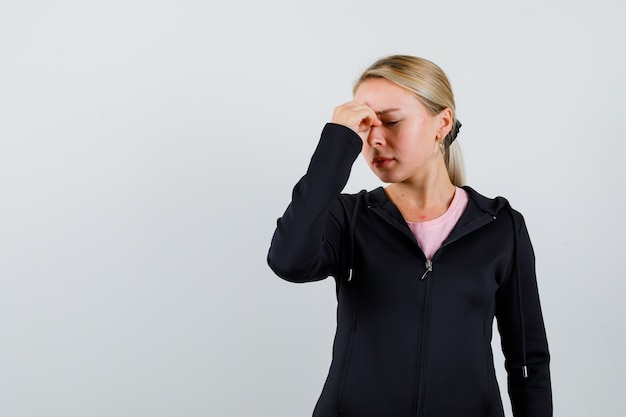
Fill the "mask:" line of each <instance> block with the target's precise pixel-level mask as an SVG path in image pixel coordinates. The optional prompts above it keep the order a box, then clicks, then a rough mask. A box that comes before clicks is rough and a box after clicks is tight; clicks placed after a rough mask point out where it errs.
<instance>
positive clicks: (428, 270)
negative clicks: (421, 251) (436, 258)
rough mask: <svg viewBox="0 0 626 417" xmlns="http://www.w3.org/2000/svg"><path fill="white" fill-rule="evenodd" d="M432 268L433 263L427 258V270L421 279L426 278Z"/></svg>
mask: <svg viewBox="0 0 626 417" xmlns="http://www.w3.org/2000/svg"><path fill="white" fill-rule="evenodd" d="M432 270H433V263H432V261H431V260H430V259H427V260H426V272H424V275H422V277H421V278H420V280H423V279H424V278H426V277H427V276H428V273H429V272H431V271H432Z"/></svg>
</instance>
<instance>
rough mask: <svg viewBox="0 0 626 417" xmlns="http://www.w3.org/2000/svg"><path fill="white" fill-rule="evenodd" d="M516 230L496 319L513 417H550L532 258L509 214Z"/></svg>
mask: <svg viewBox="0 0 626 417" xmlns="http://www.w3.org/2000/svg"><path fill="white" fill-rule="evenodd" d="M511 215H512V216H513V224H514V230H515V233H516V235H515V237H514V253H513V262H512V267H511V272H510V274H509V276H508V278H507V279H506V281H505V282H504V283H503V284H502V285H501V287H500V288H499V289H498V292H497V295H496V316H497V320H498V330H499V332H500V336H501V341H502V350H503V353H504V357H505V368H506V371H507V374H508V390H509V396H510V399H511V405H512V408H513V415H514V416H515V417H551V416H552V389H551V382H550V369H549V363H550V354H549V352H548V342H547V339H546V332H545V328H544V323H543V316H542V314H541V306H540V303H539V293H538V289H537V279H536V275H535V255H534V252H533V248H532V245H531V242H530V237H529V235H528V230H527V229H526V225H525V223H524V219H523V217H522V216H521V214H519V213H518V212H515V211H513V210H511Z"/></svg>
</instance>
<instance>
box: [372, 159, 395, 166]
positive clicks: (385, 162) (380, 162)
mask: <svg viewBox="0 0 626 417" xmlns="http://www.w3.org/2000/svg"><path fill="white" fill-rule="evenodd" d="M391 162H393V158H385V157H382V156H377V157H376V158H374V159H372V165H374V166H375V167H376V168H384V167H386V166H387V165H389V164H390V163H391Z"/></svg>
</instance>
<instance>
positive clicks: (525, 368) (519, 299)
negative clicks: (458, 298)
mask: <svg viewBox="0 0 626 417" xmlns="http://www.w3.org/2000/svg"><path fill="white" fill-rule="evenodd" d="M507 206H508V208H509V214H510V215H511V221H512V222H513V253H514V262H515V269H514V270H513V273H514V274H515V282H516V284H517V302H518V306H519V320H520V326H521V328H522V329H521V338H522V377H523V378H524V379H526V378H528V365H527V363H526V324H525V322H524V306H523V303H522V298H523V297H522V282H521V277H520V275H521V274H520V270H519V269H520V266H519V251H518V250H517V249H518V248H517V232H518V229H519V226H518V225H517V223H516V222H515V216H514V214H513V208H512V207H511V206H510V205H509V204H508V202H507Z"/></svg>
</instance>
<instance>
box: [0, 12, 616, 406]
mask: <svg viewBox="0 0 626 417" xmlns="http://www.w3.org/2000/svg"><path fill="white" fill-rule="evenodd" d="M625 23H626V3H624V2H623V1H621V0H595V1H589V0H578V1H574V2H571V1H565V0H547V1H546V0H543V1H537V0H535V1H517V2H510V1H495V0H494V1H474V2H468V1H460V0H449V1H446V2H416V1H409V0H390V1H376V0H358V1H346V0H344V1H338V0H333V1H331V0H315V1H301V2H298V1H287V0H284V1H280V0H268V1H264V2H261V1H258V2H257V1H253V0H240V1H236V0H235V1H215V0H214V1H209V2H207V1H185V0H176V1H174V0H168V1H137V0H125V1H119V0H109V1H106V2H105V1H100V2H96V1H72V0H70V1H55V2H47V1H28V0H26V1H12V0H2V1H1V2H0V416H3V417H5V416H6V417H26V416H28V417H31V416H32V417H35V416H37V417H42V416H63V417H72V416H76V417H79V416H80V417H83V416H93V417H96V416H103V417H104V416H118V417H125V416H128V417H136V416H153V417H159V416H189V417H193V416H224V417H226V416H273V417H278V416H285V417H293V416H304V415H310V413H311V411H312V409H313V406H314V404H315V401H316V399H317V396H318V395H319V393H320V391H321V387H322V384H323V381H324V378H325V377H326V373H327V370H328V366H329V363H330V353H331V344H332V337H333V334H334V325H335V323H334V317H335V306H336V302H335V295H334V283H333V280H332V279H328V280H325V281H322V282H320V283H315V284H308V285H295V284H289V283H287V282H284V281H281V280H280V279H279V278H277V277H275V276H274V275H273V274H272V272H271V271H270V270H269V268H268V267H267V266H266V263H265V257H266V253H267V249H268V247H269V242H270V238H271V235H272V233H273V229H274V227H275V221H276V218H277V217H279V216H280V215H281V214H282V212H283V210H284V209H285V207H286V205H287V203H288V202H289V199H290V194H291V188H292V186H293V185H294V184H295V183H296V181H297V180H298V179H299V178H300V176H301V175H302V174H303V173H304V171H305V169H306V165H307V163H308V160H309V158H310V155H311V153H312V151H313V149H314V148H315V145H316V143H317V139H318V137H319V134H320V132H321V129H322V127H323V125H324V123H325V122H327V121H328V120H329V118H330V116H331V114H332V110H333V108H334V107H335V106H336V105H338V104H340V103H343V102H345V101H348V100H350V99H351V88H352V83H353V82H354V81H355V79H356V78H357V77H358V75H359V74H360V72H361V71H362V70H363V69H364V68H365V67H366V66H368V65H369V64H370V63H371V62H373V61H374V60H375V59H377V58H379V57H381V56H384V55H388V54H392V53H407V54H412V55H419V56H423V57H425V58H428V59H431V60H433V61H435V62H437V63H438V64H439V65H440V66H442V67H443V68H444V70H445V71H446V72H447V73H448V75H449V77H450V79H451V81H452V83H453V86H454V89H455V93H456V97H457V105H458V116H459V118H460V119H461V120H462V122H463V129H462V131H461V134H460V136H459V142H460V143H461V145H462V147H463V150H464V154H465V159H466V165H467V172H468V181H469V184H470V185H471V186H473V187H474V188H476V189H477V190H478V191H480V192H481V193H483V194H485V195H488V196H495V195H503V196H505V197H507V198H508V199H509V200H510V202H511V203H512V205H513V206H514V207H515V208H517V209H518V210H520V211H521V212H522V213H523V214H524V215H525V217H526V221H527V225H528V227H529V230H530V234H531V238H532V240H533V243H534V247H535V252H536V256H537V270H538V277H539V286H540V292H541V298H542V302H543V310H544V315H545V321H546V326H547V330H548V337H549V342H550V347H551V353H552V357H553V362H552V374H553V388H554V400H555V410H556V411H555V415H556V416H563V417H565V416H567V417H577V416H580V417H588V416H594V415H595V416H605V417H617V416H622V415H623V406H621V405H622V402H623V401H622V391H623V388H624V383H623V375H624V374H625V373H626V366H625V363H626V362H625V359H624V352H625V351H626V338H625V334H624V324H623V319H624V317H625V309H624V299H625V296H626V284H625V280H624V272H623V271H624V268H623V260H624V257H623V255H622V252H623V248H624V243H623V241H624V238H623V236H624V234H625V233H626V225H625V221H624V216H623V204H624V200H625V199H624V186H623V181H624V178H626V175H625V174H626V168H625V164H624V163H623V161H622V159H623V154H624V149H625V146H624V139H625V136H626V134H625V133H624V127H623V125H624V123H623V117H624V110H625V107H626V106H625V104H626V100H625V98H624V97H625V96H626V82H625V81H624V74H626V54H625V52H624V42H625V41H626V24H625ZM378 185H379V183H378V180H377V179H376V178H375V177H374V176H373V174H371V173H370V172H369V170H368V168H367V167H366V165H365V163H364V162H363V161H361V160H359V161H358V162H357V163H356V164H355V167H354V169H353V175H352V177H351V180H350V182H349V184H348V186H347V187H346V191H347V192H353V191H358V190H360V189H363V188H367V189H371V188H375V187H377V186H378ZM494 344H495V348H496V349H495V350H496V351H497V350H498V349H497V348H498V342H497V341H495V342H494ZM496 361H497V365H498V367H499V378H500V381H501V389H502V391H503V394H504V395H506V394H505V392H506V386H505V383H504V381H503V380H502V378H503V377H504V375H503V374H502V358H501V356H497V357H496ZM504 402H505V406H506V407H507V409H508V408H509V407H508V399H507V398H506V397H505V398H504ZM507 412H508V413H509V415H510V412H509V411H508V410H507Z"/></svg>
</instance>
